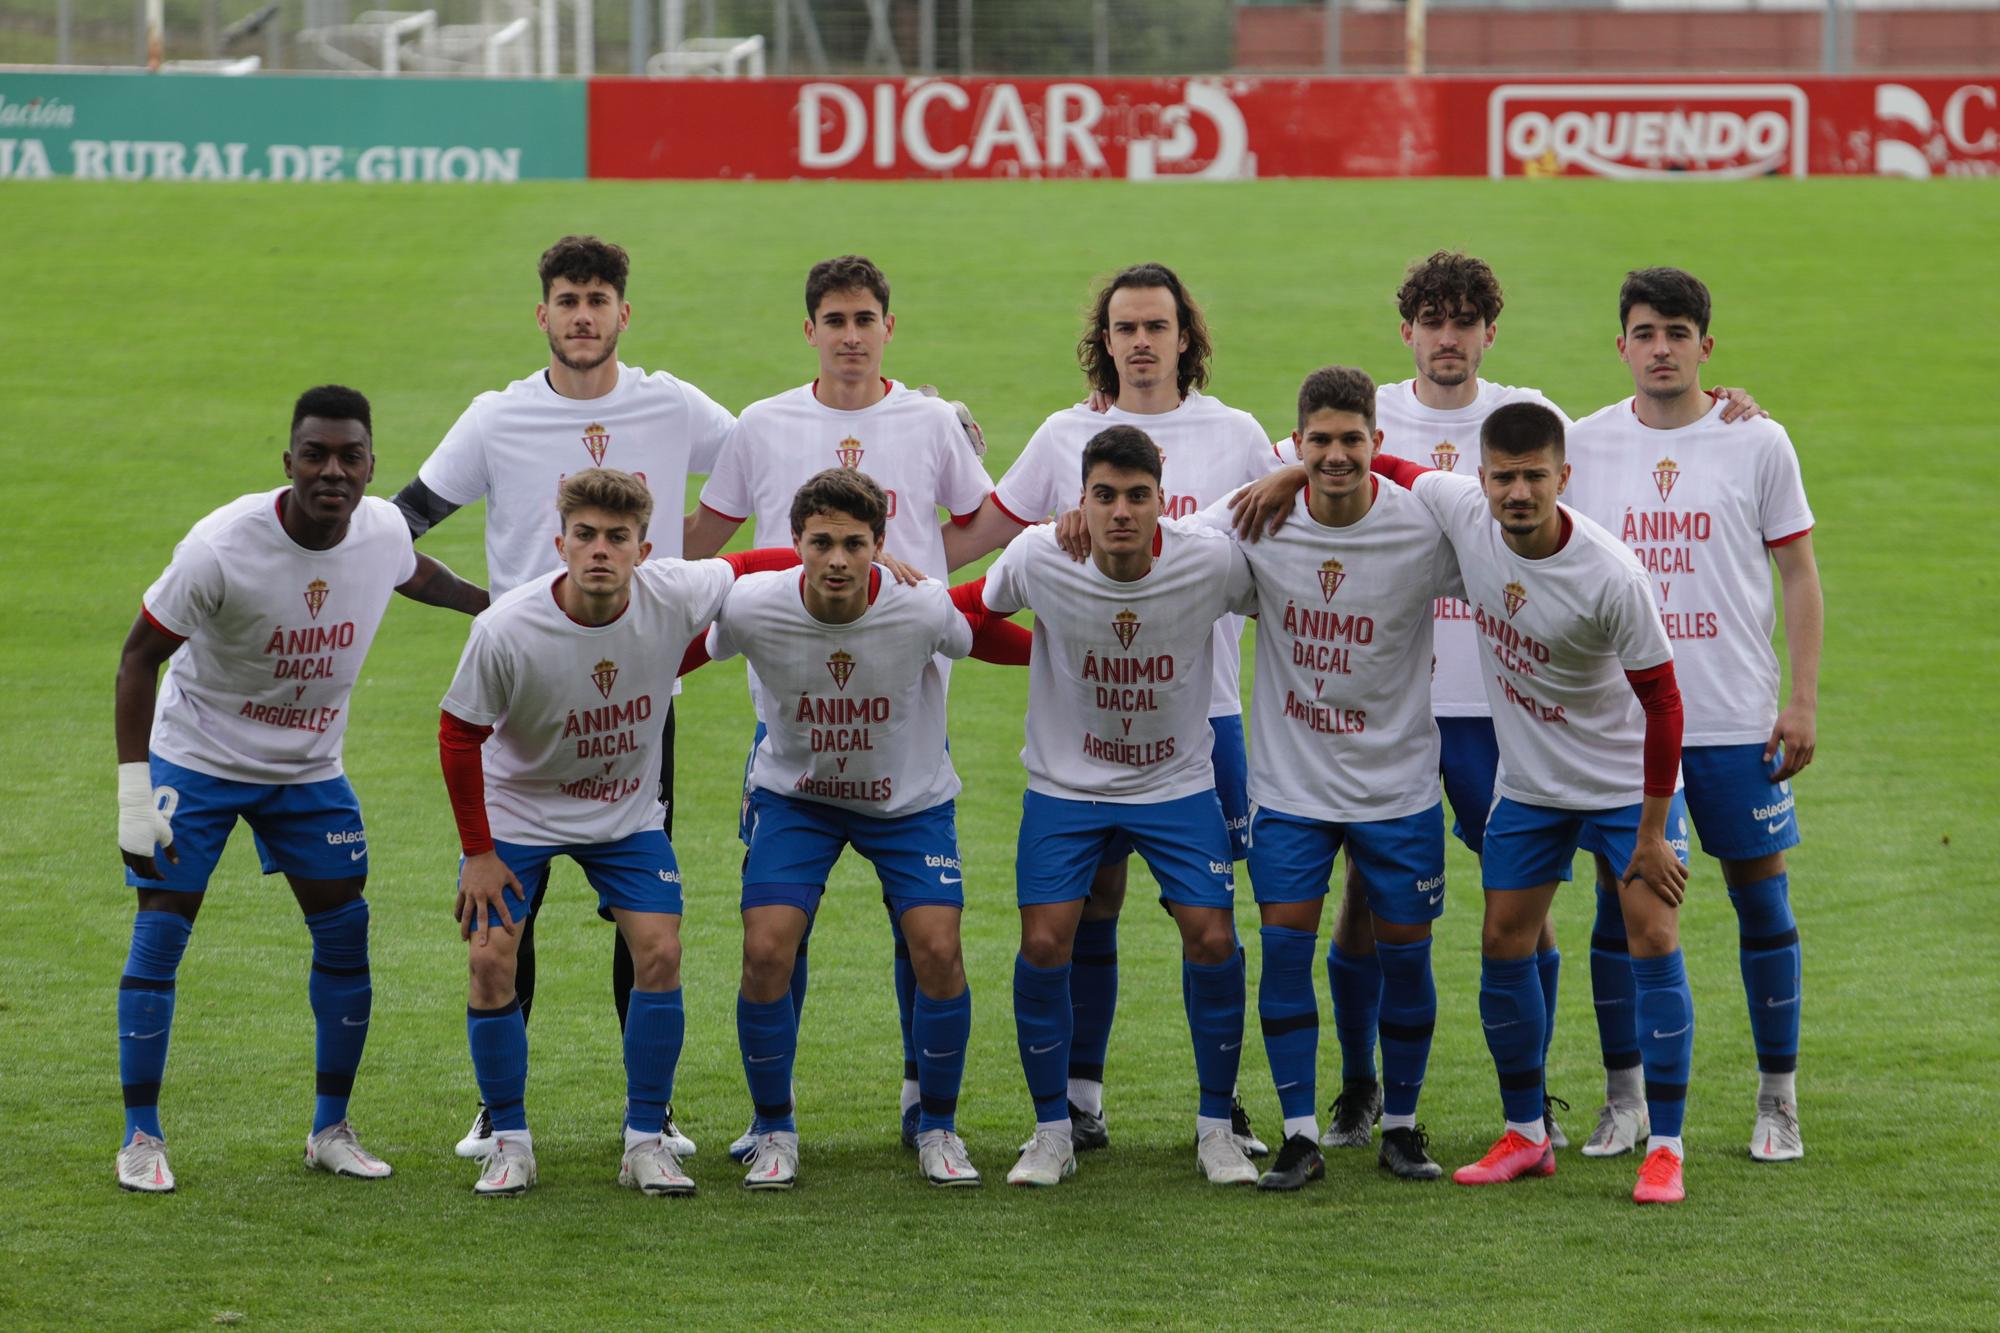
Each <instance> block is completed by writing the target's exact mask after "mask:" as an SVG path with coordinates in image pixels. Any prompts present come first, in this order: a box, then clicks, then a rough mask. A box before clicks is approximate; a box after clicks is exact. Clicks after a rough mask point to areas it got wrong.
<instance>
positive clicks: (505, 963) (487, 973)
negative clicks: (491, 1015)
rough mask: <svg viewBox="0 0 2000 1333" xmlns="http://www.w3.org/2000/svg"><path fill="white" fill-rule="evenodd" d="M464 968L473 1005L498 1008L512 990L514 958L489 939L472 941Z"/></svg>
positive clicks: (482, 1007)
mask: <svg viewBox="0 0 2000 1333" xmlns="http://www.w3.org/2000/svg"><path fill="white" fill-rule="evenodd" d="M467 972H468V973H469V975H470V977H471V983H472V986H471V989H472V1003H473V1005H474V1007H475V1008H480V1009H493V1008H497V1007H498V1006H500V1005H503V1004H505V1003H506V1002H507V999H508V997H509V996H511V995H513V993H514V959H513V958H512V957H511V956H510V955H508V954H506V953H503V952H502V951H501V950H500V949H498V948H495V947H494V946H493V945H492V944H491V943H488V944H487V945H485V946H481V945H480V944H479V943H478V941H476V940H475V941H474V942H473V945H472V948H471V950H470V951H469V952H468V954H467Z"/></svg>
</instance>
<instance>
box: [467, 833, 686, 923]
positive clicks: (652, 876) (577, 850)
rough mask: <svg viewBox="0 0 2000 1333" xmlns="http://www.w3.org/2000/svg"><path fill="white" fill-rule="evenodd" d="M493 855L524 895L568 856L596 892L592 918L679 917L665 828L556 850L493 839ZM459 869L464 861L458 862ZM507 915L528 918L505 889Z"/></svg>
mask: <svg viewBox="0 0 2000 1333" xmlns="http://www.w3.org/2000/svg"><path fill="white" fill-rule="evenodd" d="M493 850H494V851H496V852H498V853H499V854H500V859H501V860H502V861H504V862H506V863H507V868H508V869H509V870H511V871H513V872H514V878H515V879H518V880H520V881H521V883H522V885H523V886H524V887H525V888H527V890H528V892H529V893H531V894H532V893H533V892H534V886H535V885H536V884H538V883H540V882H541V879H542V876H543V875H545V874H547V873H548V868H549V862H551V861H553V860H555V858H556V857H558V856H567V857H568V858H569V859H570V860H572V861H574V862H576V863H577V864H578V865H580V866H582V867H583V877H584V878H585V879H587V880H589V881H590V887H591V888H593V889H596V890H597V914H598V915H599V916H601V917H603V918H604V919H605V920H606V921H610V920H612V916H611V909H612V908H614V907H616V908H620V909H622V910H624V911H627V912H662V913H667V914H669V915H672V916H679V915H680V914H681V867H680V862H678V861H676V860H675V859H674V848H673V844H672V843H670V842H668V841H667V831H666V830H665V829H657V828H649V829H640V830H639V831H638V832H637V833H634V834H631V835H630V836H628V837H624V838H620V839H618V841H616V842H585V843H576V844H572V845H569V846H561V847H542V846H530V845H528V844H527V843H520V842H502V841H500V840H499V839H498V838H495V839H494V840H493ZM459 865H460V866H461V867H463V866H464V865H465V859H464V858H463V857H460V858H459ZM506 899H507V910H508V911H509V912H510V913H512V914H513V917H514V919H515V920H516V921H525V920H526V919H527V918H528V917H529V916H531V915H533V912H532V910H531V909H530V907H529V906H528V904H527V903H526V902H523V901H522V900H521V898H520V896H519V895H518V894H516V893H515V892H514V891H513V890H512V889H508V890H506Z"/></svg>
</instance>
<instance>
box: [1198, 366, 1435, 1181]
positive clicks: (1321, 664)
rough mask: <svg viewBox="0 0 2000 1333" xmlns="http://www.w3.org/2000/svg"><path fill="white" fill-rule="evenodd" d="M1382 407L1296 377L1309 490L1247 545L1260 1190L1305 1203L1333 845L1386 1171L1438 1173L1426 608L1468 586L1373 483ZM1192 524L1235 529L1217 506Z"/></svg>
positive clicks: (1371, 388)
mask: <svg viewBox="0 0 2000 1333" xmlns="http://www.w3.org/2000/svg"><path fill="white" fill-rule="evenodd" d="M1375 405H1376V393H1375V384H1374V381H1372V380H1370V379H1369V378H1368V376H1367V375H1365V374H1363V373H1362V372H1360V371H1358V370H1353V369H1349V368H1348V367H1345V366H1328V367H1326V368H1325V369H1322V370H1316V371H1314V372H1313V373H1312V374H1311V375H1308V376H1307V377H1306V380H1305V383H1304V384H1303V385H1301V386H1300V389H1299V409H1298V422H1299V425H1298V431H1297V433H1296V434H1295V435H1294V436H1293V437H1292V438H1293V441H1294V444H1295V447H1296V450H1297V453H1298V456H1299V458H1300V459H1301V461H1302V462H1303V463H1304V465H1305V470H1306V479H1307V488H1306V491H1305V493H1304V494H1303V495H1301V496H1300V498H1299V500H1298V502H1297V507H1296V510H1295V512H1294V513H1293V515H1292V518H1291V521H1290V522H1288V523H1286V524H1285V525H1284V527H1283V528H1282V529H1281V530H1280V531H1278V532H1277V533H1274V534H1272V535H1271V536H1268V537H1265V538H1264V539H1263V540H1262V541H1259V542H1256V543H1254V544H1246V545H1245V546H1244V553H1245V555H1246V556H1247V557H1248V559H1249V561H1250V570H1251V573H1252V575H1253V576H1254V578H1255V581H1256V594H1257V606H1258V609H1259V615H1258V620H1257V648H1258V652H1257V663H1258V670H1257V673H1256V684H1255V686H1254V687H1253V693H1254V705H1253V707H1252V708H1251V712H1250V718H1251V731H1252V737H1251V739H1252V742H1253V743H1252V745H1251V747H1250V755H1251V761H1250V802H1251V804H1250V809H1251V817H1250V855H1249V863H1250V881H1251V884H1252V886H1253V887H1254V888H1255V890H1256V894H1257V906H1258V912H1259V914H1260V915H1261V917H1262V922H1263V925H1262V930H1261V932H1260V935H1261V939H1262V945H1263V972H1262V977H1261V980H1260V982H1259V987H1258V1001H1257V1011H1258V1016H1259V1017H1260V1019H1261V1020H1262V1023H1263V1030H1264V1048H1265V1051H1266V1052H1267V1054H1268V1055H1269V1057H1270V1062H1271V1076H1272V1078H1273V1080H1274V1081H1275V1082H1276V1084H1277V1089H1278V1101H1279V1103H1280V1105H1281V1106H1282V1108H1283V1110H1284V1116H1285V1140H1284V1143H1283V1144H1282V1145H1281V1146H1280V1147H1279V1149H1278V1157H1277V1161H1276V1163H1275V1164H1274V1165H1273V1166H1272V1167H1271V1169H1270V1170H1268V1171H1266V1172H1265V1173H1264V1175H1263V1177H1262V1178H1261V1179H1259V1180H1258V1182H1257V1184H1258V1186H1259V1187H1260V1188H1262V1189H1273V1190H1293V1189H1298V1188H1299V1187H1301V1186H1302V1185H1304V1184H1306V1183H1307V1182H1308V1181H1312V1180H1317V1179H1319V1178H1320V1177H1321V1176H1323V1175H1324V1174H1325V1170H1326V1167H1325V1163H1324V1161H1323V1159H1322V1157H1321V1154H1320V1144H1319V1124H1318V1121H1317V1119H1316V1118H1315V1115H1314V1107H1315V1104H1316V1103H1315V1097H1316V1076H1315V1069H1316V1066H1317V1061H1318V1048H1319V1007H1318V1003H1317V1001H1316V1000H1315V999H1314V997H1313V955H1314V952H1315V949H1316V946H1317V938H1318V932H1319V923H1320V915H1321V908H1322V905H1323V904H1324V902H1325V900H1326V894H1327V884H1328V879H1329V877H1330V875H1331V873H1332V870H1333V862H1334V857H1335V856H1336V854H1338V853H1340V852H1341V851H1343V850H1344V851H1345V852H1346V856H1345V858H1344V862H1345V865H1346V866H1348V867H1350V868H1351V869H1352V871H1353V874H1354V876H1355V878H1357V879H1359V880H1360V882H1361V884H1362V885H1363V891H1364V893H1365V895H1366V900H1367V903H1368V907H1369V911H1370V913H1371V916H1372V919H1373V932H1372V938H1373V940H1374V942H1375V947H1376V952H1377V954H1378V956H1379V957H1380V959H1381V963H1382V974H1383V981H1382V1005H1383V1016H1382V1020H1381V1023H1382V1037H1383V1050H1382V1059H1383V1077H1384V1081H1385V1082H1386V1084H1387V1093H1386V1099H1385V1103H1386V1110H1385V1113H1384V1116H1383V1132H1382V1149H1381V1164H1382V1166H1383V1168H1384V1169H1385V1170H1388V1171H1390V1172H1392V1173H1393V1174H1395V1175H1397V1176H1399V1177H1402V1178H1404V1179H1411V1180H1435V1179H1437V1178H1438V1177H1440V1176H1442V1175H1443V1174H1444V1171H1443V1168H1442V1167H1440V1166H1439V1165H1438V1164H1437V1163H1436V1162H1434V1161H1432V1160H1431V1158H1430V1157H1429V1155H1428V1154H1427V1153H1426V1152H1425V1147H1426V1143H1427V1140H1426V1137H1425V1134H1424V1131H1423V1129H1422V1128H1421V1127H1420V1126H1418V1124H1417V1115H1416V1112H1417V1097H1418V1094H1419V1092H1420V1091H1421V1089H1422V1087H1423V1081H1424V1070H1425V1066H1426V1065H1427V1064H1428V1062H1429V1059H1430V1046H1431V1034H1432V1029H1433V1027H1434V1026H1435V1024H1436V1021H1437V987H1436V985H1435V983H1434V981H1433V980H1432V974H1431V922H1433V921H1435V920H1436V919H1437V918H1438V917H1439V916H1441V915H1443V912H1444V906H1443V904H1444V890H1445V877H1444V819H1443V813H1442V811H1443V806H1442V803H1441V802H1440V801H1439V799H1438V785H1437V764H1438V757H1437V751H1438V733H1437V728H1436V726H1434V725H1433V724H1432V721H1431V715H1430V700H1429V687H1428V684H1427V679H1428V676H1429V671H1430V664H1431V626H1432V618H1431V611H1432V604H1433V602H1434V601H1435V600H1436V599H1437V598H1438V597H1440V596H1442V595H1444V594H1445V593H1447V592H1449V593H1457V592H1459V591H1461V587H1460V584H1459V576H1458V564H1457V560H1456V559H1455V557H1454V556H1453V554H1452V548H1451V544H1450V543H1449V542H1447V541H1446V540H1445V537H1444V533H1443V532H1442V531H1441V530H1440V529H1439V527H1438V523H1437V520H1436V519H1435V518H1434V517H1432V515H1431V512H1430V511H1429V510H1428V509H1427V508H1425V507H1424V505H1423V504H1422V503H1421V502H1420V501H1418V500H1417V499H1416V498H1415V497H1414V496H1412V495H1411V494H1410V493H1409V492H1408V491H1406V490H1403V489H1402V488H1400V487H1397V486H1393V485H1383V484H1381V483H1380V482H1379V480H1378V479H1377V478H1376V477H1374V476H1373V475H1372V474H1371V473H1370V472H1369V463H1370V461H1371V460H1372V459H1373V458H1374V456H1375V454H1376V452H1377V450H1378V449H1379V448H1380V447H1381V441H1382V435H1381V432H1380V431H1379V430H1377V429H1376V427H1375ZM1202 517H1203V518H1204V519H1205V520H1207V521H1209V522H1211V523H1213V524H1214V525H1216V526H1217V527H1219V528H1221V529H1222V530H1224V531H1228V530H1229V527H1230V515H1229V511H1228V506H1227V504H1226V503H1221V502H1219V503H1217V504H1215V505H1213V506H1211V507H1210V508H1208V509H1206V510H1204V511H1202ZM1364 1133H1365V1126H1364Z"/></svg>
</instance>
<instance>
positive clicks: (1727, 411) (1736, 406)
mask: <svg viewBox="0 0 2000 1333" xmlns="http://www.w3.org/2000/svg"><path fill="white" fill-rule="evenodd" d="M1708 396H1709V397H1710V398H1713V399H1715V400H1717V401H1718V402H1720V403H1721V404H1722V405H1723V407H1722V419H1723V420H1724V421H1755V420H1756V419H1757V418H1758V417H1768V416H1770V415H1771V414H1770V413H1769V412H1766V411H1765V410H1764V409H1763V408H1762V407H1761V406H1759V405H1758V402H1757V400H1756V399H1755V398H1752V397H1751V396H1750V391H1749V390H1748V389H1733V388H1722V387H1717V388H1714V389H1710V390H1709V391H1708Z"/></svg>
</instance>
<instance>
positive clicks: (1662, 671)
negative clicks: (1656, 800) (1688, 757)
mask: <svg viewBox="0 0 2000 1333" xmlns="http://www.w3.org/2000/svg"><path fill="white" fill-rule="evenodd" d="M1625 679H1627V680H1629V681H1631V682H1632V693H1634V694H1636V695H1638V696H1639V706H1640V707H1641V708H1643V709H1645V710H1646V795H1648V796H1672V795H1673V794H1674V779H1675V778H1677V777H1679V776H1680V770H1681V730H1682V727H1683V725H1684V718H1683V716H1682V713H1681V689H1680V685H1679V683H1678V682H1676V681H1675V679H1674V664H1673V663H1672V662H1671V661H1667V662H1662V663H1660V664H1659V665H1658V666H1656V667H1648V668H1647V669H1646V670H1644V671H1628V672H1626V673H1625Z"/></svg>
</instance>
